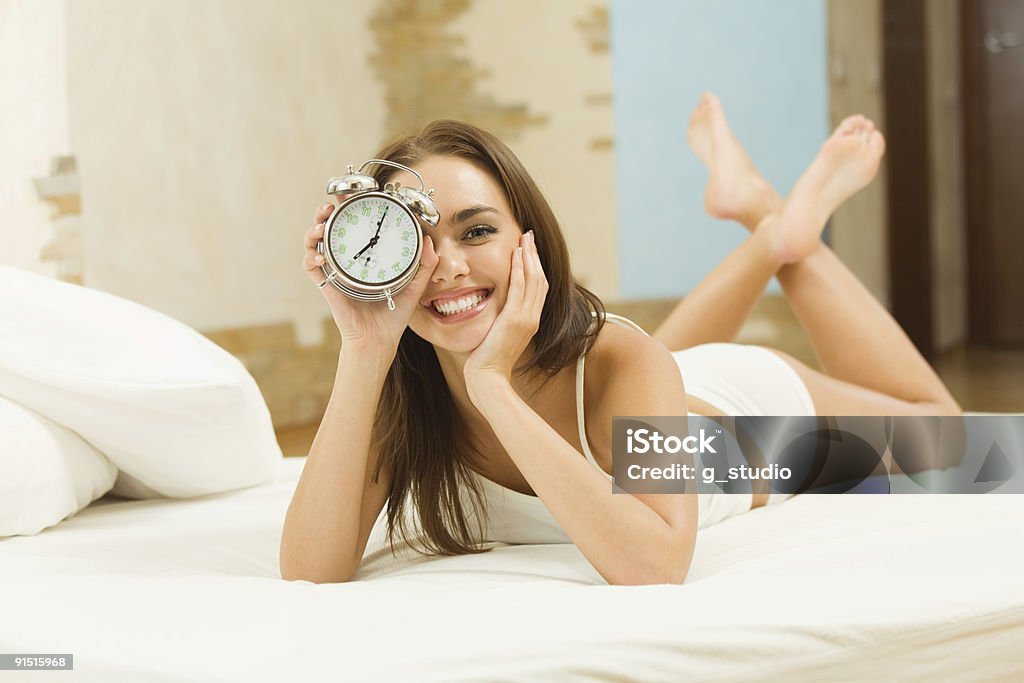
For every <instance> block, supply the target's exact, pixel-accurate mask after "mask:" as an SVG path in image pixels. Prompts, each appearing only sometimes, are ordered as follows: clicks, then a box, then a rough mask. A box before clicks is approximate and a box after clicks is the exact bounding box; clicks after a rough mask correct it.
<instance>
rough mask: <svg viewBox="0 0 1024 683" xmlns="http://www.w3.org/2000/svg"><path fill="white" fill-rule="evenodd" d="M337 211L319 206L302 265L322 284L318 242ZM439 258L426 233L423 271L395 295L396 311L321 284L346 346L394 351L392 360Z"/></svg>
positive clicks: (308, 231)
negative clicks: (326, 223)
mask: <svg viewBox="0 0 1024 683" xmlns="http://www.w3.org/2000/svg"><path fill="white" fill-rule="evenodd" d="M339 198H340V199H342V200H344V199H345V197H339ZM333 211H334V206H333V205H331V204H323V205H321V206H319V207H317V209H316V212H315V213H314V220H315V221H316V223H315V224H314V225H313V226H312V227H310V228H309V230H307V231H306V236H305V247H306V254H305V257H304V259H303V261H302V267H303V268H304V269H305V270H306V275H308V276H309V278H310V280H312V281H313V282H315V283H316V284H318V285H319V284H320V283H321V282H323V279H324V274H323V271H322V270H321V268H320V266H321V265H322V264H323V256H322V255H321V254H320V253H319V252H318V251H317V243H318V242H319V241H320V240H321V239H322V238H323V236H324V222H325V221H326V220H327V219H328V218H330V216H331V213H332V212H333ZM382 222H383V221H382ZM437 261H438V258H437V254H436V253H435V252H434V244H433V242H432V241H431V240H430V237H428V236H426V237H425V238H424V240H423V254H422V256H421V258H420V268H419V271H418V272H417V273H416V276H415V277H414V278H413V280H412V282H410V283H409V285H408V286H407V287H406V288H405V289H403V290H402V291H401V292H399V293H398V294H397V295H396V296H395V298H394V301H395V310H393V311H390V310H388V307H387V304H386V303H385V302H383V301H375V302H367V301H357V300H355V299H352V298H350V297H348V296H345V295H344V294H342V293H341V292H340V291H338V290H337V289H335V288H334V287H321V288H320V292H321V293H322V294H323V296H324V298H325V299H326V300H327V304H328V305H329V306H330V308H331V314H332V315H333V316H334V322H335V324H336V325H337V326H338V330H339V331H340V332H341V340H342V347H343V348H347V349H352V350H355V351H370V352H373V353H380V352H385V353H390V354H391V356H390V357H389V358H388V361H390V360H391V357H393V356H394V353H395V351H396V350H397V349H398V342H399V341H400V340H401V338H402V333H404V332H405V328H406V327H407V326H408V324H409V319H410V318H411V317H412V314H413V312H414V311H415V310H416V306H418V305H419V301H420V298H421V297H422V296H423V292H424V291H425V290H426V288H427V285H428V284H429V282H430V276H431V274H433V272H434V268H435V267H436V266H437Z"/></svg>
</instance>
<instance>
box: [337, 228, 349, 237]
mask: <svg viewBox="0 0 1024 683" xmlns="http://www.w3.org/2000/svg"><path fill="white" fill-rule="evenodd" d="M346 232H347V231H346V230H345V228H338V237H344V236H345V233H346Z"/></svg>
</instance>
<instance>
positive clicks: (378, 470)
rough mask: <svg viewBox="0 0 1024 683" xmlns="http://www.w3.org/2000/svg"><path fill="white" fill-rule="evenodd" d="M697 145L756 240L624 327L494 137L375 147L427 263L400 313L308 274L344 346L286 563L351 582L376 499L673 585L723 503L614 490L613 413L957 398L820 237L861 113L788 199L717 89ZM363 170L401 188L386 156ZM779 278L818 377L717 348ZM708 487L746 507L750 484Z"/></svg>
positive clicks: (391, 521)
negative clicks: (419, 198) (657, 312)
mask: <svg viewBox="0 0 1024 683" xmlns="http://www.w3.org/2000/svg"><path fill="white" fill-rule="evenodd" d="M689 142H690V145H691V147H692V148H693V149H694V151H695V152H696V153H697V155H698V156H699V157H700V158H701V159H702V160H703V161H704V162H705V164H707V166H708V168H709V172H710V180H709V184H708V188H707V192H706V195H705V198H706V203H707V207H708V209H709V211H710V212H711V213H712V214H713V215H715V216H717V217H721V218H729V219H735V220H739V221H740V222H742V223H743V224H744V225H745V226H747V228H749V229H750V230H751V236H750V238H749V239H747V240H746V241H745V242H744V243H743V244H742V245H741V246H740V247H739V248H738V249H737V250H736V251H735V252H733V253H732V254H731V255H730V256H729V257H728V258H726V260H725V261H724V262H723V263H722V264H720V265H719V266H718V267H717V268H716V269H715V270H714V271H713V272H712V273H711V274H710V275H709V276H708V277H707V278H706V279H705V281H704V282H702V283H701V285H700V286H699V287H698V288H697V289H696V290H695V291H694V292H692V293H691V294H689V295H688V296H687V297H686V298H685V299H684V300H683V301H682V302H680V304H679V305H678V306H677V308H676V310H675V311H673V313H672V314H671V315H670V316H669V318H668V319H667V320H666V321H665V323H664V324H663V325H662V327H661V328H660V329H659V330H658V331H657V332H656V334H655V336H654V337H649V336H647V335H646V334H645V333H643V331H641V330H639V329H638V328H634V327H632V326H631V325H630V324H629V323H628V322H626V321H623V320H621V319H618V318H616V317H614V316H610V315H609V316H607V321H609V322H615V323H618V324H613V325H608V324H604V323H605V320H606V316H605V313H604V311H603V307H602V305H601V302H600V301H599V300H598V299H597V297H595V296H594V295H593V294H591V293H590V292H588V291H587V290H585V289H584V288H582V287H581V286H579V285H578V284H576V283H575V281H574V280H573V278H572V274H571V272H570V268H569V255H568V250H567V247H566V243H565V240H564V237H563V236H562V233H561V230H560V228H559V226H558V223H557V221H556V219H555V217H554V214H553V213H552V211H551V209H550V207H549V206H548V204H547V202H546V201H545V199H544V197H543V195H542V194H541V192H540V191H539V189H538V188H537V187H536V185H535V184H534V182H533V180H532V179H531V178H530V176H529V174H528V173H527V172H526V170H525V169H524V168H523V166H522V164H521V163H520V162H519V160H518V159H517V158H516V157H515V155H514V154H513V153H512V152H511V151H510V150H509V149H508V148H507V147H506V146H505V145H504V144H503V143H501V142H500V141H499V140H497V139H496V138H495V137H493V136H492V135H490V134H488V133H486V132H484V131H481V130H479V129H477V128H474V127H472V126H469V125H466V124H463V123H459V122H455V121H438V122H435V123H433V124H430V125H429V126H427V127H426V128H425V129H424V130H423V131H422V132H420V133H419V134H417V135H412V136H409V137H406V138H404V139H402V140H400V141H399V142H397V143H394V144H392V145H390V146H388V147H387V148H385V149H384V150H383V151H382V152H381V153H380V154H378V155H377V158H381V159H388V160H391V161H395V162H398V163H401V164H404V165H406V166H409V167H411V168H414V169H415V170H416V171H418V172H419V173H420V174H421V175H422V176H423V178H424V179H425V181H426V183H427V186H428V187H432V188H434V189H435V190H436V193H435V195H434V199H435V202H436V204H437V206H438V209H439V211H440V214H441V220H440V222H439V223H438V225H437V226H436V227H434V228H425V229H424V232H425V234H426V240H425V242H426V244H425V247H424V250H423V256H422V260H421V266H420V270H419V272H418V274H417V275H416V278H415V279H414V280H413V282H412V284H411V285H409V286H408V287H407V288H406V289H405V290H403V291H402V293H401V294H400V295H399V296H398V297H397V298H396V305H397V307H396V310H394V311H389V310H388V309H387V307H386V306H385V305H384V304H380V303H375V304H367V303H363V302H357V301H354V300H352V299H349V298H347V297H345V296H344V295H342V294H341V293H340V292H338V291H336V290H335V289H334V288H333V287H329V286H328V287H322V288H321V292H322V293H323V295H324V297H325V298H326V300H327V303H328V305H329V306H330V309H331V311H332V314H333V316H334V320H335V322H336V324H337V325H338V329H339V331H340V333H341V337H342V349H341V354H340V357H339V360H338V368H337V374H336V377H335V386H334V390H333V393H332V395H331V399H330V401H329V403H328V406H327V410H326V413H325V415H324V418H323V422H322V424H321V426H320V429H319V431H318V432H317V435H316V438H315V440H314V442H313V445H312V447H311V449H310V453H309V456H308V458H307V461H306V465H305V468H304V470H303V473H302V476H301V478H300V480H299V482H298V485H297V487H296V490H295V494H294V497H293V499H292V502H291V505H290V506H289V508H288V513H287V517H286V520H285V525H284V531H283V535H282V540H281V558H280V561H281V574H282V576H283V577H284V578H285V579H289V580H291V579H304V580H308V581H313V582H339V581H347V580H349V579H350V578H351V577H352V575H353V574H354V573H355V571H356V570H357V568H358V567H359V564H360V561H361V559H362V555H363V552H364V550H365V547H366V543H367V540H368V538H369V536H370V531H371V528H372V527H373V525H374V522H375V521H376V519H377V518H378V516H379V514H380V512H381V510H382V509H383V508H384V505H385V504H387V519H388V536H389V539H392V540H393V539H394V537H395V535H396V534H400V535H401V536H402V537H404V538H406V539H407V540H409V541H410V544H411V545H412V546H413V547H418V548H422V549H423V550H425V551H426V552H433V553H441V554H456V553H468V552H482V551H483V550H484V549H483V548H481V547H480V545H481V544H482V543H484V542H487V541H506V542H521V543H544V542H569V541H571V542H573V543H575V544H576V546H577V547H578V548H579V549H580V551H581V552H582V553H583V555H584V556H585V557H586V558H587V559H588V560H589V561H590V562H591V564H592V565H593V566H594V568H595V569H596V570H597V571H598V572H599V573H600V574H601V575H602V576H603V577H604V578H605V579H606V580H607V581H608V582H609V583H612V584H624V585H636V584H651V583H682V582H683V580H684V579H685V577H686V574H687V572H688V570H689V566H690V562H691V559H692V557H693V550H694V545H695V540H696V534H697V529H698V527H699V526H706V525H707V524H709V523H712V522H714V521H717V519H720V518H722V517H723V516H727V515H728V514H733V513H735V512H737V511H739V510H736V509H733V510H725V508H717V509H716V507H715V504H713V501H710V500H708V498H709V497H708V496H704V495H700V496H698V495H695V494H678V495H641V494H634V495H628V494H626V495H622V494H620V495H613V494H612V492H611V486H609V475H608V474H607V473H608V472H610V471H611V423H612V417H613V416H616V415H685V414H687V413H688V412H689V413H690V414H701V415H723V414H725V415H736V414H746V413H753V414H757V413H761V414H773V415H783V414H815V413H817V414H827V415H843V414H858V415H901V414H947V413H959V407H958V406H957V405H956V402H955V401H954V400H953V399H952V397H951V396H950V394H949V392H948V391H947V390H946V389H945V387H944V386H943V384H942V382H941V381H940V380H939V379H938V377H937V376H936V375H935V374H934V373H933V372H932V370H931V369H930V367H929V366H928V364H927V363H926V362H925V361H924V359H923V358H921V357H920V355H919V354H918V353H917V351H916V350H915V348H914V346H913V345H912V344H911V342H910V341H909V340H908V339H907V337H906V335H905V334H904V333H903V332H902V330H900V328H899V326H898V325H897V324H896V322H895V321H894V320H893V319H892V318H891V317H890V316H889V314H888V313H887V312H886V311H885V309H884V308H882V307H881V306H880V305H879V304H878V302H876V301H875V300H874V299H873V298H872V297H871V295H870V294H869V293H868V292H867V290H866V289H865V288H864V287H863V286H862V285H861V284H860V283H859V282H858V281H857V279H856V278H855V277H854V276H853V275H852V274H851V273H850V272H849V271H848V270H847V269H846V268H845V267H844V266H843V264H842V263H841V262H840V261H839V260H838V259H837V258H836V257H835V255H834V254H832V252H831V251H829V249H828V248H827V247H826V246H825V245H823V244H822V243H821V242H820V240H819V237H820V234H821V231H822V229H823V227H824V225H825V222H826V220H827V219H828V217H829V216H830V215H831V214H832V213H833V212H834V211H835V209H836V208H837V207H838V206H839V205H840V204H841V203H842V202H844V201H845V200H846V199H847V198H848V197H850V196H851V195H852V194H854V193H855V192H857V191H858V190H860V189H861V188H863V187H864V186H865V185H867V184H868V183H869V182H870V181H871V180H872V178H873V177H874V175H875V173H876V172H877V168H878V164H879V160H880V158H881V156H882V153H883V151H884V142H883V139H882V136H881V134H880V133H878V132H877V131H875V130H874V127H873V125H872V124H871V122H870V121H868V120H867V119H864V118H863V117H851V118H849V119H847V120H846V121H844V122H843V123H842V124H841V125H840V126H839V128H837V129H836V131H835V132H834V133H833V135H832V136H831V137H830V138H829V139H828V140H827V141H826V142H825V144H824V145H823V147H822V149H821V152H820V154H819V155H818V157H817V158H816V159H815V160H814V162H813V163H812V164H811V166H810V168H808V170H807V172H806V173H805V174H804V175H803V176H802V177H801V178H800V180H799V181H798V183H797V184H796V186H795V187H794V189H793V192H792V193H791V195H790V196H789V198H788V199H787V200H786V201H785V202H783V201H781V199H780V198H779V196H778V195H777V194H776V193H775V191H774V190H773V189H772V188H771V187H770V186H769V185H768V183H766V182H765V181H764V179H763V178H762V177H761V176H760V175H759V174H758V173H757V171H756V169H755V168H754V166H753V165H752V164H751V163H750V161H749V159H748V158H747V156H746V154H745V153H744V151H743V149H742V148H741V147H740V145H739V144H738V143H737V142H736V140H735V138H734V137H733V136H732V134H731V132H730V131H729V128H728V125H727V123H726V120H725V117H724V115H723V113H722V110H721V106H720V104H719V103H718V101H717V99H716V98H714V96H711V95H706V96H705V97H704V98H703V99H702V101H701V103H700V105H699V106H698V107H697V109H696V111H695V112H694V115H693V119H692V120H691V123H690V128H689ZM376 175H377V180H378V182H379V183H381V184H383V182H384V181H386V180H399V181H401V182H402V183H403V184H404V185H413V184H414V179H413V178H412V177H411V176H408V174H406V173H404V172H395V171H393V170H392V169H389V168H386V167H381V168H380V170H379V171H378V172H377V174H376ZM407 176H408V177H407ZM331 209H332V207H331V206H330V205H329V204H325V205H324V206H321V207H320V208H319V209H318V210H317V211H316V216H315V220H316V224H315V225H313V226H312V227H311V228H310V229H309V230H308V231H307V233H306V236H305V248H306V255H305V261H304V267H305V269H306V272H307V273H308V275H309V276H310V278H311V279H312V280H313V281H314V282H316V283H317V284H321V282H322V280H323V275H322V272H321V271H320V269H319V266H320V263H321V261H320V260H319V257H318V254H317V251H316V244H317V241H318V240H319V239H320V238H321V237H322V235H323V229H324V225H323V221H324V220H326V218H327V217H328V216H329V215H330V212H331ZM773 275H777V276H778V278H779V281H780V282H781V283H782V287H783V291H784V293H785V295H786V297H787V299H788V300H789V302H790V304H791V306H792V307H793V310H794V311H795V312H796V315H797V318H798V319H799V320H800V322H801V324H802V325H803V326H804V328H805V330H806V331H807V333H808V334H809V335H810V337H811V339H812V342H813V345H814V349H815V351H816V353H817V354H818V357H819V360H820V362H821V365H822V368H823V369H824V371H825V372H824V374H823V373H819V372H817V371H814V370H812V369H810V368H808V367H806V366H805V365H803V364H801V363H799V362H798V361H796V360H795V359H793V358H790V357H789V356H787V355H785V354H783V353H780V352H777V351H774V350H769V349H765V348H763V347H753V346H744V345H739V344H732V343H728V342H730V341H731V340H732V339H733V338H734V337H735V335H736V333H737V332H738V331H739V329H740V327H741V325H742V324H743V321H744V319H745V318H746V316H747V314H748V313H749V312H750V310H751V308H752V307H753V305H754V303H755V302H756V301H757V299H758V298H759V296H760V295H761V292H762V291H763V289H764V287H765V285H766V284H767V282H768V280H769V279H770V278H771V277H772V276H773ZM694 321H700V322H699V324H696V323H695V322H694ZM672 351H675V352H676V353H675V354H673V353H672ZM584 361H585V362H584ZM584 373H585V377H586V381H585V382H584ZM684 381H685V382H686V388H685V389H684ZM719 498H730V499H732V500H733V501H735V500H737V499H739V500H741V501H742V505H743V509H749V508H750V507H751V504H753V505H754V506H756V505H758V504H763V503H764V502H765V501H764V496H760V497H757V496H755V500H753V501H751V499H750V498H749V497H748V498H747V499H746V500H745V501H743V499H742V496H735V495H732V496H719ZM732 505H735V503H734V502H733V503H732ZM723 510H725V511H724V512H723ZM412 525H415V527H416V529H415V533H413V532H412V531H411V530H410V526H412Z"/></svg>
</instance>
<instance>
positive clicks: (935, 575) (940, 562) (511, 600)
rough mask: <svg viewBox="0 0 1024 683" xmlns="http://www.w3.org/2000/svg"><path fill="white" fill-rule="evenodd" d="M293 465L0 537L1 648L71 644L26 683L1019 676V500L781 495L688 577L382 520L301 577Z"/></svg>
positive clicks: (702, 537)
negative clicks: (289, 513) (447, 542)
mask: <svg viewBox="0 0 1024 683" xmlns="http://www.w3.org/2000/svg"><path fill="white" fill-rule="evenodd" d="M303 464H304V459H301V458H289V459H286V460H285V463H284V466H283V468H282V471H281V475H280V476H279V478H278V481H277V482H276V483H273V484H268V485H264V486H260V487H256V488H252V489H247V490H242V491H236V492H233V493H229V494H221V495H213V496H207V497H204V498H200V499H193V500H185V501H181V500H177V501H174V500H151V501H119V500H115V499H101V500H100V501H98V502H97V503H95V504H93V505H92V506H90V507H88V508H86V509H85V510H83V511H82V512H80V513H79V514H78V515H76V516H75V517H73V518H71V519H69V520H67V521H65V522H63V523H61V524H60V525H58V526H56V527H54V528H51V529H49V530H46V531H44V532H43V533H41V534H39V535H37V536H32V537H13V538H6V539H2V540H0V604H2V605H3V611H2V614H3V617H2V618H0V652H4V653H72V654H74V673H73V674H69V673H67V672H33V673H32V674H22V676H23V677H24V678H25V679H26V680H32V681H43V680H51V679H53V680H57V678H58V677H59V679H60V680H75V681H104V682H109V681H129V680H130V681H156V682H164V681H166V682H170V681H208V682H213V681H246V682H249V683H251V682H254V681H284V680H297V681H327V680H346V681H348V680H351V681H396V680H416V681H509V680H532V681H544V680H550V681H595V680H596V681H624V680H644V681H682V680H701V681H763V680H775V679H782V678H786V679H789V680H836V681H839V680H842V681H863V680H893V681H896V680H899V681H925V680H934V679H936V678H939V679H942V680H945V681H983V680H988V681H990V680H997V679H1004V680H1005V679H1011V678H1020V677H1021V676H1022V675H1024V654H1022V653H1024V648H1022V647H1021V646H1022V645H1024V545H1022V544H1021V542H1020V538H1021V534H1022V532H1024V497H1022V496H1019V495H985V496H980V495H975V496H966V495H942V496H938V495H914V496H897V495H892V496H888V495H877V496H876V495H860V496H854V495H850V496H812V495H804V496H797V497H795V498H793V499H790V500H787V501H785V502H783V503H780V504H778V505H773V506H770V507H766V508H759V509H756V510H753V511H750V512H748V513H746V514H743V515H740V516H738V517H734V518H731V519H728V520H726V521H724V522H722V523H720V524H716V525H714V526H712V527H709V528H707V529H703V530H702V531H701V532H700V534H699V537H698V543H697V551H696V556H695V558H694V561H693V565H692V570H691V572H690V575H689V577H688V578H687V581H686V584H685V585H683V586H671V585H663V586H641V587H622V586H609V585H607V584H605V583H604V582H603V581H602V579H601V578H600V576H599V575H598V574H597V573H596V572H595V571H594V570H593V569H592V568H591V567H590V565H589V564H588V563H587V561H586V560H585V559H584V557H583V556H582V555H581V554H580V553H579V551H578V550H577V549H576V548H575V546H573V545H570V544H559V545H522V546H506V545H497V546H495V549H494V550H493V551H491V552H489V553H485V554H482V555H475V556H459V557H422V556H418V555H412V554H410V553H409V552H408V551H407V550H405V549H400V551H399V553H398V556H397V557H394V556H392V554H391V553H390V552H389V551H388V550H387V549H386V548H384V547H382V530H383V527H382V525H380V524H378V526H377V527H376V528H375V530H374V534H373V536H372V537H371V541H370V545H369V547H368V549H367V556H366V558H365V559H364V563H363V566H362V567H361V569H360V571H359V573H358V574H357V575H356V579H357V580H355V581H352V582H349V583H345V584H335V585H314V584H311V583H308V582H285V581H282V580H281V579H280V578H279V572H278V564H277V553H278V543H279V540H280V533H281V526H282V522H283V519H284V515H285V511H286V509H287V506H288V503H289V501H290V499H291V494H292V491H293V490H294V487H295V482H296V481H297V478H298V476H299V473H300V472H301V468H302V466H303ZM379 521H381V520H379ZM4 675H14V676H17V674H10V673H9V672H4V673H3V674H0V679H3V680H14V679H13V678H11V679H8V678H4Z"/></svg>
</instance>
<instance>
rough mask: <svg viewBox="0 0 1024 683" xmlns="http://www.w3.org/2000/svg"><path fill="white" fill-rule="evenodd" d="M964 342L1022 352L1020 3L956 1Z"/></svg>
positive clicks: (1023, 50) (1023, 44) (1023, 51)
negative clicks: (961, 102)
mask: <svg viewBox="0 0 1024 683" xmlns="http://www.w3.org/2000/svg"><path fill="white" fill-rule="evenodd" d="M961 7H962V13H963V14H962V18H963V30H964V40H963V56H964V86H965V93H964V95H965V111H964V115H965V131H964V133H965V150H964V151H965V154H964V156H965V161H966V171H967V173H966V177H967V214H968V227H967V244H968V248H967V249H968V268H969V294H968V296H969V308H970V314H969V316H970V334H971V340H972V341H975V342H980V343H990V344H1006V345H1024V0H963V2H962V5H961Z"/></svg>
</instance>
